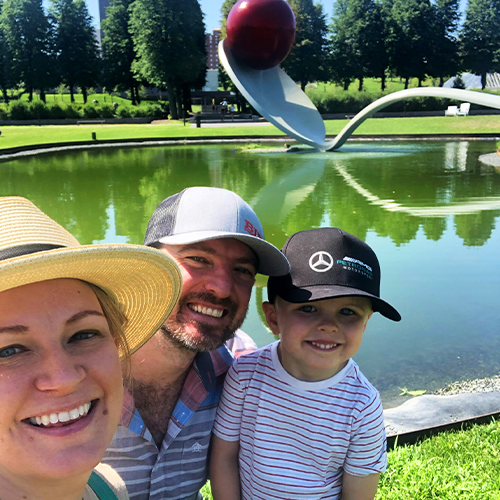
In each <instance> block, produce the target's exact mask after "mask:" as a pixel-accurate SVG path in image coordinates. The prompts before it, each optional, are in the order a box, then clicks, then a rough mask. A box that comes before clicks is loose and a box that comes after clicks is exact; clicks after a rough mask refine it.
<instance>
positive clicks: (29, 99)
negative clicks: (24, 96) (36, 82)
mask: <svg viewBox="0 0 500 500" xmlns="http://www.w3.org/2000/svg"><path fill="white" fill-rule="evenodd" d="M28 101H29V102H32V101H33V87H30V89H29V92H28Z"/></svg>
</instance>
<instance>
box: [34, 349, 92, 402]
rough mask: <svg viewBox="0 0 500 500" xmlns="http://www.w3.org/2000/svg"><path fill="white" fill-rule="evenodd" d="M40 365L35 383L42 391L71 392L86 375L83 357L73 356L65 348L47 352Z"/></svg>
mask: <svg viewBox="0 0 500 500" xmlns="http://www.w3.org/2000/svg"><path fill="white" fill-rule="evenodd" d="M38 365H39V366H37V367H36V368H35V369H36V376H35V385H36V387H37V389H38V390H40V391H53V392H54V393H57V394H61V395H64V394H70V393H71V392H73V391H74V390H75V389H76V387H77V386H78V384H79V383H80V382H81V381H82V380H83V379H84V378H85V376H86V370H85V368H84V366H83V363H82V358H81V357H76V356H72V355H71V354H70V353H68V352H67V351H66V350H65V349H63V348H61V349H58V350H57V351H52V352H50V353H45V354H44V355H43V356H42V358H41V359H40V360H39V361H38Z"/></svg>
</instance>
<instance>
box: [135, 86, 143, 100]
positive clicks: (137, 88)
mask: <svg viewBox="0 0 500 500" xmlns="http://www.w3.org/2000/svg"><path fill="white" fill-rule="evenodd" d="M134 88H135V100H136V101H137V104H141V96H140V95H139V85H137V84H135V85H134Z"/></svg>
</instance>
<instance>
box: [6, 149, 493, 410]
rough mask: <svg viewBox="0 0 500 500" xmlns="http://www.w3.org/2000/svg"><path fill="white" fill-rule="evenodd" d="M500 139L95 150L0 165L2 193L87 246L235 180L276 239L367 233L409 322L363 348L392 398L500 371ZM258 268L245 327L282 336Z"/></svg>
mask: <svg viewBox="0 0 500 500" xmlns="http://www.w3.org/2000/svg"><path fill="white" fill-rule="evenodd" d="M494 150H495V142H494V141H493V140H492V141H471V142H462V141H457V142H444V141H435V142H427V141H426V142H424V141H415V142H401V141H397V142H389V141H386V142H384V141H377V142H349V143H348V144H347V146H344V147H343V148H342V149H341V150H340V151H339V152H337V153H324V154H322V153H317V154H316V153H300V154H294V153H270V152H255V151H252V150H244V146H243V145H238V146H235V145H223V146H220V145H203V146H173V147H153V148H135V147H134V148H132V147H130V148H121V149H113V148H110V149H96V150H87V151H83V152H82V151H67V152H60V153H55V154H41V155H37V156H31V157H25V158H21V159H16V160H11V161H6V162H3V163H1V164H0V195H1V196H6V195H21V196H25V197H27V198H29V199H31V200H32V201H33V202H34V203H35V204H37V205H38V206H39V207H40V208H41V209H42V210H44V211H45V212H46V213H48V214H49V215H50V216H51V217H53V218H54V219H55V220H57V221H58V222H59V223H61V224H62V225H63V226H65V227H66V228H67V229H68V230H69V231H70V232H71V233H73V234H74V235H75V236H76V237H77V238H78V239H79V241H80V242H81V243H86V244H88V243H93V242H94V243H96V242H127V243H142V239H143V235H144V230H145V228H146V225H147V222H148V219H149V217H150V215H151V214H152V212H153V211H154V209H155V207H156V205H157V204H158V203H159V202H160V201H161V200H163V199H164V198H166V197H167V196H170V195H171V194H174V193H176V192H178V191H180V190H182V189H183V188H185V187H187V186H193V185H206V186H216V187H224V188H227V189H231V190H233V191H235V192H237V193H238V194H239V195H240V196H242V198H243V199H245V200H246V201H248V202H249V203H250V204H251V205H252V207H253V208H254V209H255V211H256V212H257V214H258V215H259V217H260V218H261V220H262V222H263V225H264V230H265V233H266V237H267V239H268V240H270V241H271V242H272V243H274V244H275V245H276V246H278V247H281V246H282V245H283V243H284V241H285V240H286V238H287V236H288V235H290V234H292V233H294V232H296V231H300V230H304V229H309V228H312V227H319V226H327V225H332V226H338V227H341V228H343V229H345V230H347V231H349V232H351V233H353V234H355V235H357V236H358V237H360V238H362V239H364V240H365V241H367V242H368V243H369V244H370V245H371V246H372V247H373V248H374V250H375V251H376V253H377V255H378V257H379V259H380V263H381V268H382V285H381V290H382V297H383V298H384V299H385V300H387V301H388V302H390V303H391V304H393V305H394V306H395V307H396V308H397V309H398V310H399V311H400V313H401V315H402V317H403V320H402V321H401V322H400V323H393V322H391V321H389V320H387V319H385V318H383V317H382V316H380V315H374V316H373V318H372V320H370V323H369V325H368V328H367V331H366V333H365V336H364V340H363V344H362V346H361V350H360V351H359V352H358V354H357V355H356V356H355V359H356V361H357V362H358V364H359V365H360V367H361V369H362V371H363V372H364V373H365V375H366V376H367V377H368V379H369V380H370V381H371V382H372V383H373V384H374V385H375V386H376V387H377V388H378V390H379V391H380V392H381V395H382V399H383V401H384V405H385V406H386V407H390V406H393V405H395V404H399V402H401V400H400V399H398V394H399V393H400V392H401V391H400V390H399V389H398V387H407V388H408V389H409V390H426V391H427V392H432V391H433V390H434V389H436V388H438V387H442V386H444V385H446V384H448V383H450V382H452V381H455V380H462V379H466V378H482V377H487V376H492V375H496V374H498V373H499V372H500V327H499V310H500V308H499V297H500V293H499V292H500V265H499V257H500V252H499V250H500V228H499V227H498V225H499V224H498V221H499V217H500V171H499V170H497V169H495V168H494V167H488V166H485V165H483V164H481V163H480V162H479V160H478V158H479V156H480V155H481V154H484V153H491V152H493V151H494ZM265 284H266V280H265V279H264V278H263V277H262V276H259V278H258V280H257V287H256V288H255V289H254V294H253V297H252V301H251V305H250V309H249V314H248V317H247V320H246V321H245V325H244V327H243V328H244V330H245V331H247V332H248V333H249V334H251V335H252V337H253V338H254V339H255V340H256V342H257V343H258V344H259V345H261V346H262V345H265V344H267V343H269V342H271V341H273V337H272V335H271V334H270V333H268V331H267V330H266V328H265V327H264V325H263V317H262V315H261V312H260V311H261V309H260V303H261V302H262V300H263V298H265V296H266V294H265V288H264V287H265Z"/></svg>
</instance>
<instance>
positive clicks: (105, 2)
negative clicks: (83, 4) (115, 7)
mask: <svg viewBox="0 0 500 500" xmlns="http://www.w3.org/2000/svg"><path fill="white" fill-rule="evenodd" d="M108 7H109V0H99V28H98V29H97V41H98V42H99V45H101V42H102V38H103V32H102V27H101V24H102V22H103V21H104V19H106V9H107V8H108Z"/></svg>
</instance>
